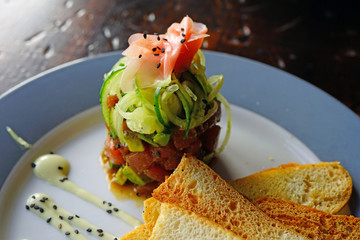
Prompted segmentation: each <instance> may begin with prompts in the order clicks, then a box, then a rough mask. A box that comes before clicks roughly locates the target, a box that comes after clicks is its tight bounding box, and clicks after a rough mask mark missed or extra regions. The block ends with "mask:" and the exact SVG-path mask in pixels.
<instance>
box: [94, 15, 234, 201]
mask: <svg viewBox="0 0 360 240" xmlns="http://www.w3.org/2000/svg"><path fill="white" fill-rule="evenodd" d="M206 32H207V28H206V26H205V25H204V24H202V23H197V22H193V21H192V19H191V18H190V17H188V16H186V17H184V18H183V19H182V21H181V22H180V23H173V24H172V25H171V26H170V27H169V28H168V30H167V32H166V33H165V34H151V35H150V34H146V33H137V34H134V35H132V36H130V38H129V47H128V48H127V49H126V50H125V51H124V52H123V53H122V54H123V55H124V57H123V58H121V59H120V60H119V61H118V62H117V63H116V64H115V65H114V67H113V68H112V69H111V70H110V72H109V73H107V74H105V76H104V82H103V86H102V88H101V91H100V102H101V107H102V113H103V116H104V120H105V124H106V127H107V130H108V137H107V139H106V141H105V148H104V154H103V161H104V162H105V163H106V164H105V165H106V168H107V169H109V170H110V171H111V172H112V174H113V175H112V181H114V182H116V183H117V184H118V185H130V186H131V187H133V189H134V191H135V192H136V194H137V195H148V194H149V193H151V192H152V190H153V189H154V188H156V187H157V186H158V185H159V184H160V183H161V182H163V181H164V180H165V178H166V177H167V176H169V175H170V174H171V173H172V171H173V170H174V169H175V168H176V167H177V165H178V164H179V162H180V159H181V157H182V155H183V154H184V153H190V154H192V155H193V156H196V157H197V158H199V159H201V160H202V161H204V162H206V163H207V164H209V163H210V162H211V161H212V160H213V159H214V158H215V157H216V155H217V154H218V153H220V152H221V151H222V150H223V149H224V147H225V145H226V142H227V140H228V138H229V132H230V121H231V120H230V110H229V104H228V103H227V101H226V99H225V98H224V97H223V96H222V95H221V94H219V90H220V88H221V86H222V84H223V80H224V78H223V76H222V75H215V76H211V77H209V78H207V77H206V75H205V58H204V55H203V53H202V52H201V50H200V47H201V45H202V42H203V40H204V38H206V37H208V35H207V34H206ZM220 103H223V105H224V106H225V109H226V110H227V112H228V117H227V120H228V129H227V131H226V136H225V138H224V141H223V143H222V144H221V145H220V146H219V147H218V146H217V145H218V138H219V133H220V126H219V125H218V122H219V121H220V115H221V108H220ZM104 159H105V160H104Z"/></svg>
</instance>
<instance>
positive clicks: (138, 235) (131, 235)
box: [120, 224, 151, 240]
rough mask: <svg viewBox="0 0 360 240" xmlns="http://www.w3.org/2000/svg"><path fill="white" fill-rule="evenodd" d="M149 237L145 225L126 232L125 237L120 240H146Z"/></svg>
mask: <svg viewBox="0 0 360 240" xmlns="http://www.w3.org/2000/svg"><path fill="white" fill-rule="evenodd" d="M150 236H151V231H149V230H148V229H147V227H146V226H145V224H142V225H140V226H138V227H137V228H135V229H134V230H132V231H131V232H128V233H127V234H126V235H124V236H122V237H121V238H120V240H148V239H149V238H150Z"/></svg>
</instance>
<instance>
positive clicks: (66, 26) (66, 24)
mask: <svg viewBox="0 0 360 240" xmlns="http://www.w3.org/2000/svg"><path fill="white" fill-rule="evenodd" d="M71 24H72V20H71V19H70V18H68V19H66V20H65V21H64V22H63V23H62V24H61V25H60V31H62V32H65V31H66V30H68V29H69V27H70V26H71Z"/></svg>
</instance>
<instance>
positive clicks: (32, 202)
mask: <svg viewBox="0 0 360 240" xmlns="http://www.w3.org/2000/svg"><path fill="white" fill-rule="evenodd" d="M26 209H28V210H30V211H32V212H33V213H35V214H37V215H38V216H40V217H41V218H43V219H44V220H46V222H47V223H49V224H51V225H52V226H53V227H55V228H56V229H58V230H59V231H61V232H62V233H64V234H65V235H66V236H67V237H68V238H70V239H73V240H85V239H87V238H86V237H85V236H84V235H83V234H81V233H80V232H79V230H78V229H75V228H74V227H73V226H72V225H74V226H76V227H78V228H79V229H82V230H84V231H87V232H88V233H89V234H91V235H93V236H96V237H101V239H105V240H117V239H118V238H117V237H115V236H113V235H111V234H110V233H107V232H105V231H103V230H102V229H101V228H98V227H97V226H95V225H93V224H92V223H90V222H88V221H86V220H85V219H82V218H80V217H79V216H78V215H76V214H73V213H71V212H69V211H67V210H65V209H63V208H61V207H60V206H58V205H56V204H55V202H54V201H53V200H52V199H51V198H50V197H49V196H47V195H45V194H43V193H34V194H32V195H31V196H29V198H28V200H27V202H26Z"/></svg>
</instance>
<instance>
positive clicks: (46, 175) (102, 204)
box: [32, 154, 142, 227]
mask: <svg viewBox="0 0 360 240" xmlns="http://www.w3.org/2000/svg"><path fill="white" fill-rule="evenodd" d="M32 167H33V171H34V174H35V175H36V176H37V177H38V178H40V179H42V180H44V181H46V182H48V183H50V184H52V185H54V186H57V187H59V188H62V189H64V190H66V191H68V192H70V193H73V194H75V195H77V196H78V197H80V198H82V199H83V200H85V201H88V202H89V203H92V204H93V205H95V206H97V207H99V208H101V209H103V210H105V211H106V212H107V213H108V214H112V215H114V216H115V217H118V218H119V219H121V220H123V221H124V222H126V223H127V224H129V225H131V226H133V227H137V226H140V225H141V224H142V222H141V221H139V220H138V219H136V218H134V217H133V216H131V215H129V214H127V213H126V212H124V211H122V210H121V209H119V208H117V207H116V206H114V205H113V204H112V203H110V202H107V201H105V200H103V199H101V198H100V197H98V196H96V195H94V194H92V193H90V192H88V191H86V190H85V189H82V188H80V187H79V186H77V185H76V184H75V183H73V182H72V181H70V180H69V179H68V173H69V171H70V164H69V162H68V160H66V159H65V158H64V157H62V156H60V155H57V154H45V155H42V156H40V157H39V158H37V159H36V160H35V162H34V163H33V164H32Z"/></svg>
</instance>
